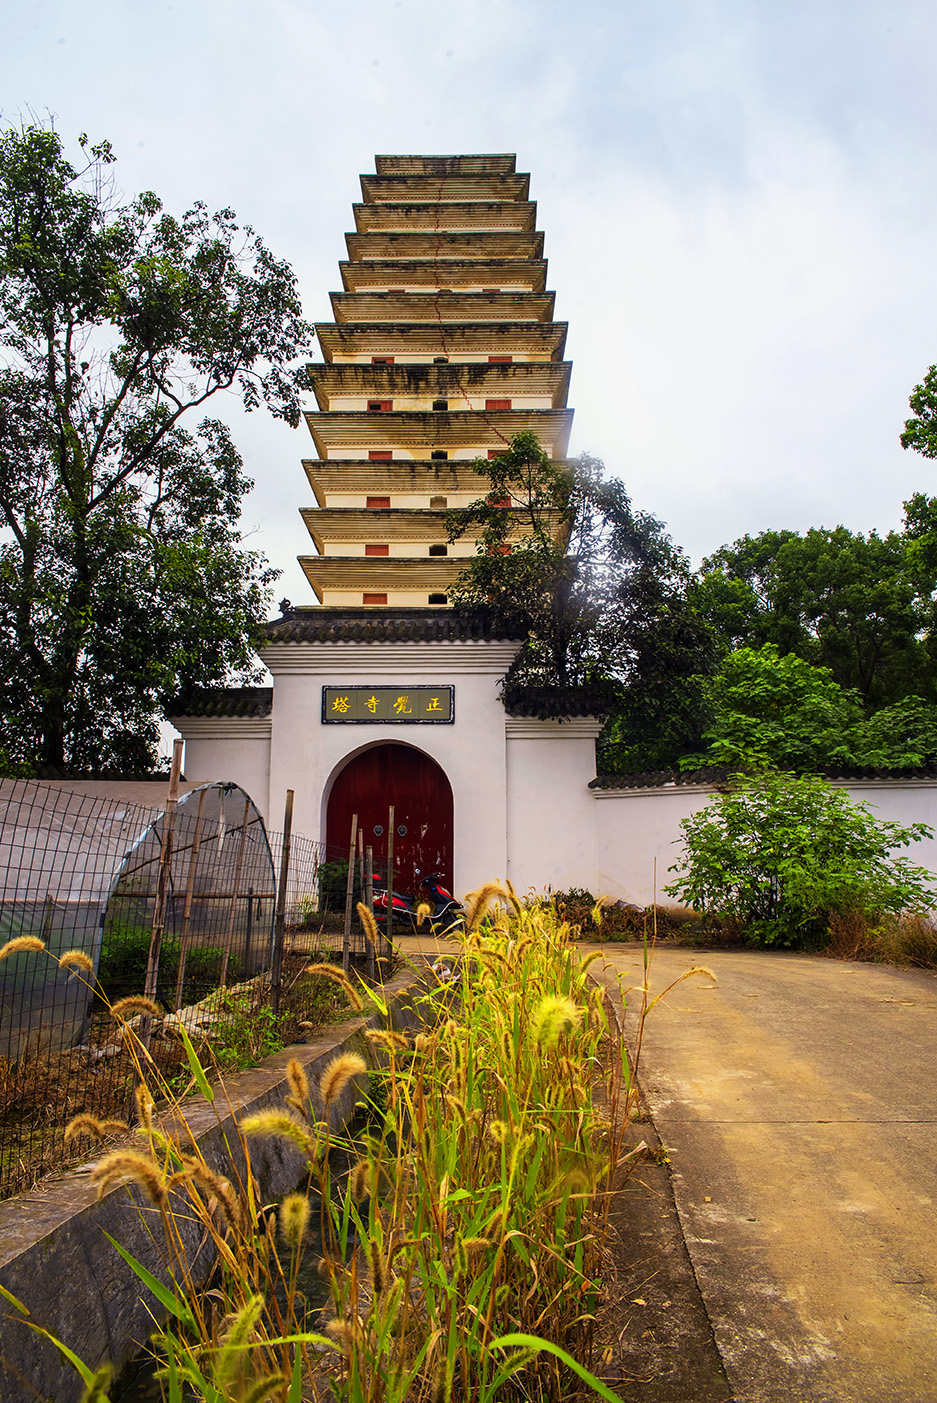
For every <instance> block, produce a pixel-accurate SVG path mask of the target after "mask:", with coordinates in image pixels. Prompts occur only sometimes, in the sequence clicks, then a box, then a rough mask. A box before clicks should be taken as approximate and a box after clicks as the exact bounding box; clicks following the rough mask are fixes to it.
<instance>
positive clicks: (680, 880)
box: [665, 773, 933, 946]
mask: <svg viewBox="0 0 937 1403" xmlns="http://www.w3.org/2000/svg"><path fill="white" fill-rule="evenodd" d="M681 828H682V830H683V845H684V851H683V854H682V856H681V858H680V860H679V861H678V862H677V863H675V864H674V866H673V867H671V868H670V871H671V872H675V873H676V874H677V875H676V877H675V879H674V881H673V882H671V883H670V885H669V886H668V887H666V888H665V890H666V891H667V892H668V893H669V894H670V895H671V896H676V897H678V898H679V899H680V900H682V901H687V902H689V903H691V904H692V905H693V906H694V907H695V909H696V910H697V911H701V912H703V913H705V914H706V915H707V916H709V917H710V918H711V919H713V920H715V921H717V922H719V923H721V924H723V925H728V926H729V927H730V928H734V929H736V930H738V931H739V932H740V933H742V934H744V935H745V936H746V938H747V939H749V940H751V941H752V942H754V943H758V944H764V945H773V944H778V945H797V946H810V945H815V944H820V943H822V942H823V940H824V939H825V937H826V935H827V932H828V930H829V925H830V920H831V918H832V917H833V916H834V915H837V914H845V913H848V912H861V913H862V915H864V916H865V917H866V918H867V919H869V920H871V921H876V920H880V919H881V917H882V916H883V915H884V914H886V913H889V912H894V913H897V912H902V911H917V912H924V911H926V910H928V909H929V908H930V907H931V906H932V904H933V891H932V890H931V883H932V882H933V874H932V873H931V872H929V871H927V869H926V868H923V867H918V866H915V865H914V864H913V863H911V862H910V861H909V860H908V859H907V858H904V857H896V856H895V854H894V849H895V848H897V847H907V846H908V845H909V844H911V843H914V842H918V841H919V840H920V839H921V838H927V837H930V836H932V835H931V830H930V829H929V828H927V827H926V825H924V824H922V823H915V824H911V825H910V826H909V827H907V828H903V827H901V826H900V825H899V824H897V823H886V822H881V821H879V820H877V819H876V818H874V817H873V815H872V814H871V813H870V811H869V810H868V809H867V808H866V806H865V805H863V804H853V803H852V802H851V800H850V799H849V796H848V795H847V794H845V793H844V792H843V791H842V790H841V789H834V788H833V787H832V786H831V785H829V784H827V783H826V782H825V781H824V780H822V779H818V778H817V777H815V776H812V775H808V776H803V777H801V778H797V777H796V776H794V775H790V774H782V773H766V774H762V775H759V776H756V777H752V778H743V777H739V778H738V779H737V782H736V784H735V785H734V787H733V788H732V790H731V791H730V792H729V793H727V794H722V795H720V796H719V797H718V798H717V799H716V800H715V802H714V803H712V804H710V805H709V806H708V807H707V808H705V809H702V810H700V812H699V813H696V814H693V815H692V816H691V817H690V818H687V819H684V820H683V822H682V823H681Z"/></svg>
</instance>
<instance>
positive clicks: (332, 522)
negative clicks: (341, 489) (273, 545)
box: [299, 507, 446, 560]
mask: <svg viewBox="0 0 937 1403" xmlns="http://www.w3.org/2000/svg"><path fill="white" fill-rule="evenodd" d="M299 514H300V516H301V517H302V519H303V521H304V522H305V523H306V530H307V531H308V532H309V534H310V536H311V537H312V540H313V543H314V545H315V548H316V550H317V551H318V552H319V554H320V555H322V554H323V553H324V551H323V547H324V546H325V544H326V543H327V542H328V541H372V540H381V541H445V539H446V513H445V512H444V511H424V510H422V509H420V510H416V509H413V510H409V511H408V510H406V509H403V510H401V509H399V508H398V509H396V510H395V509H394V508H393V507H391V508H390V509H389V510H383V509H378V510H376V511H375V510H374V508H373V507H359V508H355V507H332V508H328V507H324V508H323V507H300V509H299ZM364 558H365V559H366V560H375V559H377V560H380V559H381V558H382V557H380V556H371V555H368V556H365V557H364ZM435 558H436V557H435V556H434V557H433V559H435ZM440 558H441V559H443V558H444V557H440Z"/></svg>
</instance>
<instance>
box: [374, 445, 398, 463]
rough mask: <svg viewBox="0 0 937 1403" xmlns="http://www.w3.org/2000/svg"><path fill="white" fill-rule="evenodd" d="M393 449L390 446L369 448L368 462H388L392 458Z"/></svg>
mask: <svg viewBox="0 0 937 1403" xmlns="http://www.w3.org/2000/svg"><path fill="white" fill-rule="evenodd" d="M393 457H394V454H393V450H392V449H390V448H369V449H368V462H369V463H390V462H391V461H392V460H393Z"/></svg>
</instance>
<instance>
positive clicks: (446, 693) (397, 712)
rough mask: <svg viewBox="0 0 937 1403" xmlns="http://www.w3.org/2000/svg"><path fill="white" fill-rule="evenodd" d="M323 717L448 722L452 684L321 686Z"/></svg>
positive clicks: (452, 700) (452, 709)
mask: <svg viewBox="0 0 937 1403" xmlns="http://www.w3.org/2000/svg"><path fill="white" fill-rule="evenodd" d="M322 720H323V722H341V721H352V722H358V723H361V722H368V721H382V722H388V721H389V722H397V723H402V724H404V725H406V724H407V723H410V724H412V723H419V722H422V723H424V724H432V723H433V722H436V723H437V725H439V724H442V725H447V724H451V723H452V722H453V721H454V720H455V688H454V687H426V686H424V685H423V684H422V683H421V684H420V685H419V686H417V687H367V686H363V687H362V686H359V685H358V684H357V683H356V684H355V685H354V686H353V687H323V688H322Z"/></svg>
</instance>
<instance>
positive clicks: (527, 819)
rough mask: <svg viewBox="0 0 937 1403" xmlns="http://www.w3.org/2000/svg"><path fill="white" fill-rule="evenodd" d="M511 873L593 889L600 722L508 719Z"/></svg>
mask: <svg viewBox="0 0 937 1403" xmlns="http://www.w3.org/2000/svg"><path fill="white" fill-rule="evenodd" d="M506 726H507V808H508V876H509V877H510V879H511V881H512V882H513V883H514V885H515V887H516V888H517V890H518V891H519V892H521V893H523V892H526V891H527V889H528V888H530V887H533V888H535V889H536V890H537V891H543V890H545V889H546V888H547V887H552V889H553V890H554V891H567V890H569V888H570V887H586V888H587V889H589V890H593V889H594V883H595V874H596V857H597V854H596V831H595V812H594V810H595V803H594V800H593V798H592V791H591V790H590V789H589V787H588V785H589V781H590V780H591V779H593V778H594V776H595V738H596V736H597V735H598V734H599V731H600V730H601V724H600V723H597V722H595V721H592V720H591V719H590V720H587V721H569V722H558V721H527V720H523V721H522V720H519V719H517V720H515V719H513V718H511V717H508V718H507V721H506Z"/></svg>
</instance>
